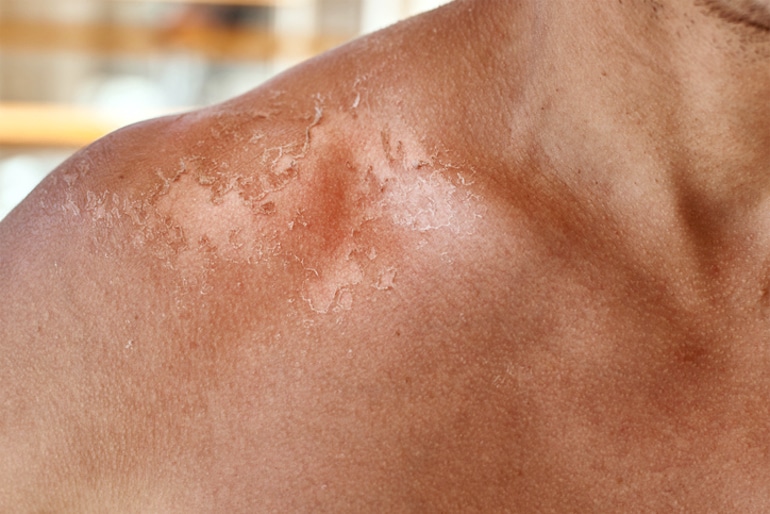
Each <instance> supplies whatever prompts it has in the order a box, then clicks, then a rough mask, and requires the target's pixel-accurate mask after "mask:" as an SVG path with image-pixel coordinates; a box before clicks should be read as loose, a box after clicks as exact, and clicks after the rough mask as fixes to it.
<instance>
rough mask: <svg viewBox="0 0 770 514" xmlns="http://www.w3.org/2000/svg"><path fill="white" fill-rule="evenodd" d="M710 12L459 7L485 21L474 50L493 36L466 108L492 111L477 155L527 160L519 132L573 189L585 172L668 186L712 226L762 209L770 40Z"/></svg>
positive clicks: (767, 179)
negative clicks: (491, 152)
mask: <svg viewBox="0 0 770 514" xmlns="http://www.w3.org/2000/svg"><path fill="white" fill-rule="evenodd" d="M697 3H698V2H695V1H694V0H693V1H685V0H668V1H661V2H654V1H642V0H636V1H635V0H628V1H625V2H622V3H619V2H544V1H538V0H529V1H523V2H507V1H486V0H485V1H481V2H477V1H473V0H466V1H460V2H458V3H457V6H456V8H457V9H458V10H459V12H460V13H461V16H460V18H463V16H465V17H467V16H468V13H472V16H473V17H472V19H473V23H472V24H468V25H467V27H466V29H465V31H464V32H463V31H461V36H460V37H461V39H463V40H466V41H467V39H466V38H467V37H468V34H467V32H469V31H474V32H475V33H477V34H482V35H486V37H478V35H477V36H476V37H475V38H474V40H475V41H478V42H479V48H478V49H477V51H480V50H483V52H480V53H479V55H483V56H484V59H473V60H472V62H477V63H479V64H478V69H476V70H474V71H475V73H476V74H477V76H478V79H477V80H478V87H470V88H467V89H468V91H470V92H471V93H469V94H470V95H475V96H474V97H473V98H468V99H465V100H464V103H465V104H466V105H473V106H477V109H478V110H479V111H481V112H485V115H483V116H478V115H476V116H475V117H473V119H475V120H477V121H478V123H477V125H476V126H475V127H473V129H472V132H473V133H475V134H476V138H475V140H473V141H470V142H469V145H472V146H474V147H475V148H495V149H496V150H497V151H498V155H496V156H495V157H496V158H498V159H505V158H508V159H513V158H514V156H511V155H508V156H506V155H504V154H505V152H516V151H520V148H519V147H517V145H511V129H513V134H514V139H516V140H518V141H527V142H528V144H529V145H530V146H536V147H538V148H537V152H535V153H537V154H539V155H541V157H542V158H543V159H544V160H547V162H548V163H549V167H550V168H551V169H552V170H553V172H554V173H559V174H561V177H560V179H561V180H563V181H566V182H570V181H572V180H575V179H576V177H575V172H576V171H577V170H581V172H583V173H589V174H594V175H597V176H598V175H601V178H603V179H609V180H612V181H614V182H615V183H618V182H626V183H629V184H630V183H634V184H636V186H637V187H642V188H644V187H647V186H649V187H652V185H653V184H654V183H659V184H666V185H667V187H668V189H667V192H668V193H671V194H672V195H673V196H674V197H675V198H674V200H673V201H676V202H678V203H679V204H680V207H681V206H682V205H683V202H686V208H687V209H691V210H693V212H691V213H690V215H691V216H693V217H701V218H702V216H706V219H704V221H706V222H708V221H713V222H715V223H721V222H722V221H726V220H729V219H736V218H735V217H734V216H733V217H731V216H724V214H725V213H726V212H731V210H745V209H747V208H751V207H756V206H758V205H759V204H761V203H762V202H763V201H764V200H765V198H767V197H768V193H770V125H768V124H767V120H768V119H770V102H768V99H770V32H767V31H765V30H763V29H759V28H758V27H757V26H756V25H754V24H749V23H745V24H742V23H740V22H737V21H733V20H731V19H728V18H725V17H723V16H719V13H715V12H714V10H713V9H707V8H704V7H701V6H698V5H696V4H697ZM466 19H467V18H466ZM490 45H492V48H491V50H490ZM471 66H472V65H471ZM466 84H467V82H466ZM490 91H491V93H490ZM482 109H486V110H482ZM467 123H468V119H467V117H466V119H464V120H463V126H467ZM491 141H496V142H497V143H496V144H495V145H492V144H491V143H490V142H491ZM597 179H599V177H597ZM582 180H585V176H583V177H582ZM695 211H697V212H695ZM710 218H714V219H713V220H712V219H710Z"/></svg>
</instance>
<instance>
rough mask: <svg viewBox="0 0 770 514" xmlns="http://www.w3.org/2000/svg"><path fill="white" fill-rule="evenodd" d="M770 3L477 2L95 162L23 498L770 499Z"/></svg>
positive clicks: (655, 507) (3, 331)
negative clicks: (768, 26)
mask: <svg viewBox="0 0 770 514" xmlns="http://www.w3.org/2000/svg"><path fill="white" fill-rule="evenodd" d="M755 8H757V9H755ZM766 8H767V5H766V3H764V2H756V3H753V4H748V3H746V2H741V1H737V0H736V1H728V0H725V1H722V2H711V3H709V2H700V1H689V0H659V1H644V0H624V1H623V2H551V1H535V0H523V1H520V2H507V1H494V0H459V1H457V2H454V3H452V4H449V5H448V6H446V7H443V8H441V9H439V10H436V11H434V12H431V13H428V14H426V15H423V16H420V17H418V18H414V19H412V20H408V21H406V22H404V23H401V24H398V25H396V26H394V27H391V28H389V29H387V30H385V31H382V32H380V33H377V34H374V35H372V36H367V37H365V38H363V39H360V40H358V41H356V42H353V43H352V44H350V45H347V46H345V47H342V48H340V49H337V50H335V51H333V52H331V53H329V54H326V55H324V56H322V57H320V58H317V59H314V60H312V61H309V62H307V63H305V64H303V65H301V66H299V67H297V68H295V69H293V70H291V71H289V72H288V73H286V74H284V75H282V76H280V77H278V78H276V79H274V80H273V81H271V82H269V83H267V84H265V85H263V86H261V87H260V88H258V89H256V90H254V91H253V92H251V93H248V94H246V95H244V96H242V97H239V98H236V99H234V100H232V101H230V102H227V103H225V104H222V105H218V106H214V107H211V108H208V109H204V110H201V111H197V112H194V113H189V114H185V115H182V116H178V117H172V118H166V119H161V120H154V121H149V122H146V123H143V124H140V125H136V126H133V127H130V128H127V129H124V130H122V131H119V132H118V133H115V134H113V135H110V136H108V137H107V138H105V139H103V140H101V141H99V142H97V143H95V144H94V145H92V146H91V147H89V148H88V149H85V150H83V151H82V152H80V153H79V154H78V155H76V156H74V157H73V158H72V159H70V160H69V161H68V162H67V163H65V164H64V165H62V166H61V167H60V168H58V169H57V170H55V171H54V172H53V173H52V174H51V175H50V176H49V177H48V178H47V179H46V181H45V182H44V183H43V184H42V185H41V186H40V187H39V188H38V189H37V190H36V191H35V192H33V194H32V195H31V196H30V197H29V198H28V199H27V200H26V201H25V202H24V203H23V204H22V205H21V206H20V207H19V208H17V209H16V210H15V211H14V212H13V213H12V214H11V215H10V216H9V217H8V218H7V219H6V220H4V221H3V222H2V224H0V281H2V283H3V289H4V300H3V304H2V308H1V309H0V455H3V458H2V459H0V511H2V512H20V513H25V512H62V513H67V512H160V513H165V512H185V513H187V512H204V513H208V512H516V513H524V512H538V513H539V512H767V511H768V509H770V479H768V477H769V476H770V433H769V432H768V429H767V428H768V423H769V422H770V407H768V405H767V401H766V399H767V397H768V394H770V374H769V373H768V370H769V369H770V352H769V351H768V348H767V344H766V343H767V341H768V334H769V333H770V273H769V272H768V269H770V268H768V264H769V262H768V261H769V258H770V227H768V221H767V220H768V219H770V217H769V216H768V211H769V210H770V200H769V198H768V192H769V191H770V179H769V178H768V177H770V169H768V163H770V155H769V154H770V130H768V128H767V123H766V120H767V119H768V118H770V112H768V111H769V110H770V104H768V102H767V101H766V100H767V98H769V97H770V66H769V64H770V63H769V62H768V60H769V59H770V32H768V31H767V30H764V29H763V28H762V26H761V24H762V23H763V22H761V21H760V19H759V18H756V16H757V15H756V13H757V12H762V13H764V12H766ZM727 10H729V11H730V12H731V13H732V14H731V15H730V16H725V15H724V14H725V12H726V11H727Z"/></svg>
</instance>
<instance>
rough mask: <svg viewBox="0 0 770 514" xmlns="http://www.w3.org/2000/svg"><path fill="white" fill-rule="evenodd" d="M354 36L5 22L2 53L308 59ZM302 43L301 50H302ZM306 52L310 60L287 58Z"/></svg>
mask: <svg viewBox="0 0 770 514" xmlns="http://www.w3.org/2000/svg"><path fill="white" fill-rule="evenodd" d="M354 36H355V35H354V34H342V35H333V36H330V35H310V36H307V35H291V34H275V33H273V32H270V31H266V30H257V29H254V30H247V29H235V30H234V29H221V28H202V27H191V28H184V29H177V30H174V31H169V30H166V29H163V28H159V27H152V26H144V25H121V24H110V23H104V24H99V23H77V24H76V23H67V24H61V23H52V22H49V21H28V20H7V19H5V20H3V19H0V47H3V48H20V49H28V50H36V51H57V50H70V51H80V52H89V53H97V54H100V53H107V54H109V53H128V54H139V55H147V54H162V53H166V52H170V51H179V50H181V49H184V50H188V51H191V52H194V53H198V54H201V55H204V56H206V57H209V58H212V59H236V60H239V59H240V60H257V61H260V60H261V61H270V60H273V59H275V58H278V57H280V58H287V59H303V58H307V57H310V56H312V55H315V54H318V53H321V52H323V51H325V50H328V49H330V48H333V47H335V46H338V45H340V44H342V43H344V42H346V41H348V40H350V39H352V38H353V37H354ZM298 43H302V44H298ZM294 48H303V49H306V50H307V51H309V52H311V53H310V54H307V55H287V53H286V52H287V49H294Z"/></svg>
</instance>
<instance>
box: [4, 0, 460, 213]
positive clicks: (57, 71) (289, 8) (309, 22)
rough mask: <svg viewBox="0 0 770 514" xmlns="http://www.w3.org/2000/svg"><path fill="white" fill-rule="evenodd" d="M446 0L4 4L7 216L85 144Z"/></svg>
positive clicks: (16, 0)
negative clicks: (36, 186)
mask: <svg viewBox="0 0 770 514" xmlns="http://www.w3.org/2000/svg"><path fill="white" fill-rule="evenodd" d="M446 1H447V0H237V1H236V0H231V1H227V2H225V1H215V0H209V1H206V2H199V1H186V2H184V1H175V0H163V1H161V0H152V1H151V0H147V1H144V0H66V1H65V0H0V219H2V218H3V217H4V216H5V215H6V214H7V213H8V212H10V210H11V209H12V208H13V207H14V206H15V205H16V204H17V203H18V202H19V201H21V200H22V199H23V198H24V197H25V196H26V195H27V194H28V193H29V191H31V190H32V189H33V188H34V187H35V185H36V184H37V183H38V182H39V181H40V180H42V178H43V177H45V175H46V174H47V173H48V172H50V171H51V170H52V169H53V168H55V167H56V166H57V165H58V164H59V163H61V162H62V161H63V160H65V159H66V158H67V157H68V156H70V155H71V154H72V153H73V152H75V151H76V150H77V149H78V148H80V147H81V146H84V145H86V144H88V143H90V142H91V141H93V140H95V139H97V138H99V137H101V136H102V135H104V134H106V133H107V132H111V131H113V130H115V129H117V128H120V127H121V126H124V125H127V124H129V123H133V122H136V121H140V120H142V119H147V118H152V117H155V116H159V115H163V114H168V113H171V112H177V111H181V110H186V109H189V108H192V107H196V106H203V105H210V104H212V103H216V102H218V101H221V100H224V99H226V98H229V97H232V96H235V95H237V94H240V93H243V92H246V91H248V90H249V89H252V88H254V87H256V86H258V85H259V84H260V83H261V82H263V81H265V80H267V79H269V78H270V77H272V76H273V75H275V74H276V73H279V72H281V71H283V70H284V69H286V68H288V67H290V66H292V65H294V64H297V63H298V62H300V61H303V60H305V59H307V58H309V57H312V56H313V55H316V54H318V53H321V52H323V51H325V50H328V49H330V48H333V47H335V46H338V45H340V44H343V43H345V42H346V41H348V40H350V39H352V38H355V37H357V36H359V35H361V34H364V33H367V32H371V31H374V30H377V29H379V28H382V27H384V26H387V25H390V24H391V23H394V22H396V21H398V20H400V19H403V18H405V17H408V16H411V15H414V14H417V13H419V12H422V11H426V10H429V9H432V8H434V7H437V6H438V5H439V4H442V3H446Z"/></svg>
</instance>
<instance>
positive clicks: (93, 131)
mask: <svg viewBox="0 0 770 514" xmlns="http://www.w3.org/2000/svg"><path fill="white" fill-rule="evenodd" d="M123 125H124V123H123V122H121V121H120V120H118V119H117V118H116V117H111V116H109V115H107V114H105V113H103V112H100V111H98V110H96V109H89V108H85V107H76V106H68V105H58V104H41V103H2V102H0V146H37V147H70V148H79V147H81V146H85V145H87V144H89V143H91V142H93V141H95V140H96V139H99V138H100V137H102V136H104V135H106V134H108V133H109V132H112V131H113V130H116V129H118V128H120V127H121V126H123Z"/></svg>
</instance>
